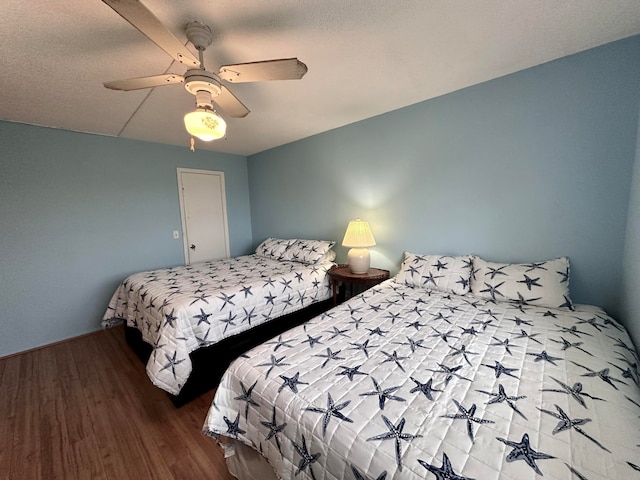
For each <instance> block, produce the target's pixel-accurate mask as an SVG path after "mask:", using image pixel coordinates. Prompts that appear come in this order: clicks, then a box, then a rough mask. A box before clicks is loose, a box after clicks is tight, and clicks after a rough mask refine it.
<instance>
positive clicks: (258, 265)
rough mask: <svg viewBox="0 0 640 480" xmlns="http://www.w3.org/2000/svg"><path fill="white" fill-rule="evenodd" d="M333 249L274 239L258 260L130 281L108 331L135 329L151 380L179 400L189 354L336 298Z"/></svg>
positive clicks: (114, 304) (113, 305)
mask: <svg viewBox="0 0 640 480" xmlns="http://www.w3.org/2000/svg"><path fill="white" fill-rule="evenodd" d="M333 244H334V242H328V241H319V240H297V239H287V240H282V239H273V238H269V239H267V240H265V241H264V242H263V243H261V244H260V245H259V246H258V248H257V249H256V253H255V254H253V255H244V256H240V257H235V258H226V259H221V260H214V261H210V262H203V263H198V264H193V265H187V266H178V267H174V268H166V269H161V270H154V271H149V272H141V273H137V274H134V275H131V276H129V277H128V278H126V279H125V280H124V281H123V282H122V283H121V284H120V285H119V287H118V288H117V290H116V291H115V293H114V294H113V297H112V299H111V302H110V303H109V306H108V308H107V311H106V313H105V315H104V318H103V326H105V327H110V326H113V325H114V324H117V323H122V322H125V323H126V325H127V326H128V327H133V328H135V329H137V330H138V331H139V332H140V333H141V334H142V339H143V340H144V342H146V343H147V344H149V345H151V346H152V347H153V351H152V353H151V355H150V356H149V359H148V362H147V375H148V376H149V378H150V379H151V381H152V382H153V383H154V385H156V386H158V387H160V388H162V389H163V390H165V391H167V392H169V393H170V394H173V395H177V394H179V393H180V391H181V389H182V387H183V386H184V385H185V383H186V381H187V379H188V378H189V376H190V374H191V371H192V361H191V358H190V356H189V354H190V353H191V352H193V351H195V350H197V349H199V348H202V347H210V346H212V345H216V344H218V343H219V342H221V341H222V340H224V339H227V338H230V337H234V336H237V335H239V334H242V333H243V332H246V331H248V330H250V329H252V328H254V327H256V326H260V325H262V324H265V323H267V322H270V321H272V320H274V319H276V318H280V317H282V316H284V315H287V314H291V313H292V312H297V311H299V310H302V309H304V308H306V307H309V306H311V305H313V304H316V303H318V302H321V301H323V300H327V299H329V298H331V289H330V288H329V281H328V276H327V271H328V270H329V269H330V268H331V267H332V266H333V265H334V263H333V259H334V258H335V254H334V252H333V251H332V250H331V248H332V247H333ZM221 354H222V353H221Z"/></svg>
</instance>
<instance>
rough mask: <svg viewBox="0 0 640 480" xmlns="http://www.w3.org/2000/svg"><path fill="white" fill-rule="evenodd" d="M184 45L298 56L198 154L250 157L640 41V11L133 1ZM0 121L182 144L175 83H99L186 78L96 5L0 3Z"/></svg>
mask: <svg viewBox="0 0 640 480" xmlns="http://www.w3.org/2000/svg"><path fill="white" fill-rule="evenodd" d="M143 3H144V4H145V5H146V6H147V7H148V8H149V9H150V10H151V11H152V12H154V13H155V15H156V16H157V17H158V18H159V19H160V20H161V21H162V22H163V23H164V24H165V25H166V26H167V27H168V28H169V30H171V31H172V32H173V33H174V35H176V37H178V39H180V40H181V41H183V42H184V43H186V42H187V40H186V37H185V35H184V32H183V27H184V25H185V24H186V23H187V22H188V21H190V20H199V21H201V22H203V23H206V24H207V25H209V26H210V27H211V28H212V30H213V31H214V41H213V44H212V45H211V46H210V47H209V48H208V49H207V51H206V52H205V65H206V67H207V69H209V70H213V71H217V69H218V67H219V66H220V65H223V64H229V63H242V62H250V61H256V60H268V59H274V58H287V57H298V58H299V59H300V60H302V61H303V62H305V63H306V64H307V66H308V67H309V72H308V73H307V75H306V76H305V77H304V78H303V79H302V80H297V81H279V82H264V83H248V84H236V85H231V86H230V87H229V88H230V89H231V90H232V91H233V92H234V93H235V94H236V96H237V97H239V98H240V99H241V100H242V102H243V103H244V104H245V105H247V107H249V109H250V110H251V113H250V114H249V116H247V117H246V118H240V119H233V118H227V122H228V130H227V138H226V139H224V140H218V141H214V142H210V143H205V142H199V141H197V147H196V148H199V149H207V150H214V151H220V152H228V153H237V154H242V155H249V154H253V153H256V152H260V151H263V150H267V149H269V148H273V147H276V146H278V145H282V144H285V143H288V142H291V141H294V140H298V139H301V138H304V137H308V136H310V135H314V134H316V133H320V132H323V131H327V130H330V129H333V128H337V127H340V126H343V125H346V124H349V123H353V122H357V121H359V120H362V119H365V118H368V117H372V116H375V115H378V114H381V113H384V112H387V111H391V110H395V109H398V108H401V107H404V106H407V105H411V104H414V103H417V102H420V101H423V100H427V99H429V98H433V97H436V96H439V95H443V94H445V93H448V92H452V91H455V90H458V89H460V88H464V87H467V86H470V85H474V84H477V83H480V82H483V81H486V80H490V79H492V78H496V77H500V76H503V75H506V74H509V73H512V72H515V71H518V70H522V69H524V68H527V67H531V66H534V65H538V64H541V63H544V62H547V61H550V60H553V59H556V58H559V57H562V56H565V55H569V54H572V53H575V52H579V51H582V50H586V49H588V48H592V47H595V46H598V45H602V44H605V43H608V42H611V41H614V40H618V39H621V38H624V37H628V36H631V35H635V34H639V33H640V1H638V0H534V1H532V0H388V1H382V0H349V1H347V0H269V1H265V0H182V1H179V2H178V1H175V0H144V1H143ZM0 52H1V56H2V68H1V69H0V119H3V120H10V121H17V122H24V123H30V124H35V125H44V126H50V127H59V128H64V129H68V130H76V131H82V132H92V133H99V134H104V135H113V136H121V137H126V138H135V139H141V140H147V141H151V142H160V143H167V144H174V145H184V146H185V148H186V147H187V146H188V144H189V135H188V134H187V133H186V132H185V130H184V126H183V123H182V117H183V116H184V114H185V113H187V112H188V111H190V110H193V108H194V97H193V96H191V95H190V94H189V93H187V92H186V91H185V89H184V88H183V87H182V86H181V85H173V86H165V87H160V88H155V89H153V90H146V91H135V92H117V91H112V90H107V89H105V88H104V87H103V86H102V82H104V81H108V80H120V79H125V78H132V77H139V76H146V75H153V74H160V73H165V72H175V73H183V72H184V67H182V66H181V65H179V64H176V62H173V61H172V59H171V58H170V57H169V56H168V55H167V54H165V53H164V52H163V51H162V50H160V49H159V48H158V47H157V46H156V45H155V44H153V43H152V42H151V41H149V40H148V39H147V38H146V37H144V36H143V35H142V34H141V33H139V32H138V31H137V30H136V29H135V28H134V27H132V26H131V25H130V24H129V23H127V22H126V21H125V20H123V19H122V18H121V17H120V16H119V15H118V14H116V13H115V12H114V11H113V10H112V9H111V8H110V7H108V6H107V5H105V4H104V3H102V2H101V1H100V0H56V1H51V0H28V1H25V0H3V1H2V5H1V6H0Z"/></svg>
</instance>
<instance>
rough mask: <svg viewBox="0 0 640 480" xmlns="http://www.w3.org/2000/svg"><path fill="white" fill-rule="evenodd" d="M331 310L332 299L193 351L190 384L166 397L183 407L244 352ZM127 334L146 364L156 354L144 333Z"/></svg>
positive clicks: (130, 330) (127, 330) (131, 330)
mask: <svg viewBox="0 0 640 480" xmlns="http://www.w3.org/2000/svg"><path fill="white" fill-rule="evenodd" d="M331 307H333V300H332V299H328V300H324V301H322V302H318V303H314V304H312V305H310V306H308V307H306V308H304V309H302V310H298V311H296V312H293V313H289V314H287V315H283V316H281V317H278V318H275V319H273V320H270V321H268V322H266V323H263V324H260V325H258V326H255V327H253V328H251V329H249V330H247V331H244V332H242V333H240V334H238V335H234V336H232V337H228V338H225V339H224V340H222V341H220V342H218V343H216V344H214V345H210V346H208V347H204V348H200V349H198V350H194V351H193V352H191V353H190V354H189V356H190V357H191V363H192V370H191V375H190V376H189V379H188V380H187V383H185V385H184V386H183V387H182V390H181V391H180V393H179V394H178V395H172V394H170V393H167V395H168V396H169V398H170V399H171V401H172V402H173V404H174V405H175V406H176V407H181V406H182V405H184V404H185V403H187V402H190V401H191V400H193V399H194V398H196V397H199V396H200V395H202V394H203V393H205V392H207V391H209V390H211V389H212V388H215V387H216V386H217V385H218V383H219V382H220V379H221V378H222V375H223V373H224V372H225V370H226V369H227V367H228V366H229V364H230V363H231V362H232V361H233V360H235V359H236V358H238V357H239V356H240V355H242V354H243V353H244V352H246V351H247V350H250V349H251V348H253V347H255V346H257V345H259V344H261V343H264V342H265V341H267V340H269V339H270V338H273V337H275V336H277V335H280V334H281V333H283V332H285V331H287V330H289V329H291V328H293V327H295V326H298V325H301V324H303V323H304V322H306V321H307V320H310V319H312V318H313V317H315V316H317V315H320V314H321V313H323V312H326V311H327V310H328V309H330V308H331ZM124 334H125V338H126V340H127V343H128V344H129V346H130V347H131V348H132V349H133V351H134V352H135V353H136V355H137V356H138V358H140V360H141V361H142V362H143V363H144V364H145V365H146V363H147V361H148V360H149V357H150V356H151V353H152V352H153V347H152V346H151V345H149V344H148V343H146V342H145V341H144V340H143V339H142V334H141V333H140V331H139V330H138V329H136V328H134V327H128V326H125V331H124Z"/></svg>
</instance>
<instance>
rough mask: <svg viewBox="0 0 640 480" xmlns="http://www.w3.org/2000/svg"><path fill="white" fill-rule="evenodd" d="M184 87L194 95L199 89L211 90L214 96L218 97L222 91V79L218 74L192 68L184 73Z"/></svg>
mask: <svg viewBox="0 0 640 480" xmlns="http://www.w3.org/2000/svg"><path fill="white" fill-rule="evenodd" d="M184 88H185V89H186V90H187V92H189V93H191V94H192V95H196V94H197V93H198V91H205V92H209V93H210V94H211V96H212V97H217V96H218V95H220V92H221V91H222V87H221V86H220V80H219V79H218V78H216V75H215V74H213V73H211V72H207V71H206V70H200V69H192V70H187V71H186V73H185V74H184Z"/></svg>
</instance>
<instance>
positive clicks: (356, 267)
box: [347, 248, 371, 273]
mask: <svg viewBox="0 0 640 480" xmlns="http://www.w3.org/2000/svg"><path fill="white" fill-rule="evenodd" d="M347 257H348V259H349V270H351V273H367V272H368V271H369V266H370V265H371V256H370V255H369V250H368V249H366V248H352V249H351V250H349V253H348V255H347Z"/></svg>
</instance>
